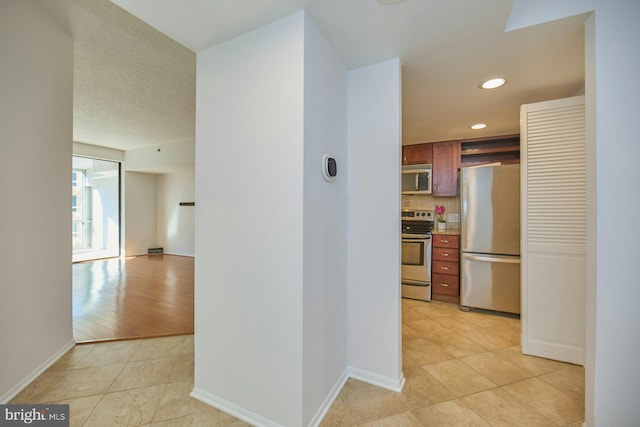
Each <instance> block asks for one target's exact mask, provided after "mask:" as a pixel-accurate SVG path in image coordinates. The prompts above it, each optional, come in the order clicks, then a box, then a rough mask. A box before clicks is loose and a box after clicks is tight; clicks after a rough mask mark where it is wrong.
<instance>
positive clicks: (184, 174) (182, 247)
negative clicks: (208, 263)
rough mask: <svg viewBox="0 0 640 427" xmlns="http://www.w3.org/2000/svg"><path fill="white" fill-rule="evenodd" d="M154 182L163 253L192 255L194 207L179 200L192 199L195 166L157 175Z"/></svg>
mask: <svg viewBox="0 0 640 427" xmlns="http://www.w3.org/2000/svg"><path fill="white" fill-rule="evenodd" d="M157 183H158V188H157V194H158V200H157V212H158V214H157V224H156V226H157V231H156V234H157V240H158V244H159V245H160V246H162V247H163V248H164V253H166V254H173V255H184V256H194V237H195V215H194V210H195V209H194V207H193V206H180V202H193V201H195V168H194V167H193V166H185V167H182V168H178V169H176V171H175V172H173V173H167V174H162V175H158V178H157Z"/></svg>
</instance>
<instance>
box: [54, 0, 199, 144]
mask: <svg viewBox="0 0 640 427" xmlns="http://www.w3.org/2000/svg"><path fill="white" fill-rule="evenodd" d="M44 4H45V6H46V7H47V9H48V10H49V11H50V12H51V13H52V15H54V17H55V18H56V19H58V20H59V21H60V22H61V23H63V25H64V26H65V27H66V28H67V29H68V30H69V31H70V33H71V34H72V35H73V37H74V78H73V80H74V81H73V91H74V93H73V139H74V141H77V142H84V143H88V144H93V145H100V146H106V147H112V148H117V149H121V150H127V149H132V148H139V147H144V146H149V145H160V144H168V143H185V144H193V143H194V141H195V80H196V75H195V72H196V55H195V53H193V52H192V51H191V50H189V49H187V48H185V47H184V46H182V45H180V44H178V43H176V42H175V41H173V40H172V39H170V38H169V37H167V36H165V35H164V34H162V33H160V32H158V31H157V30H155V29H154V28H152V27H150V26H149V25H148V24H146V23H144V22H142V21H140V20H139V19H138V18H136V17H134V16H133V15H131V14H130V13H128V12H126V11H124V10H123V9H121V8H119V7H118V6H116V5H114V4H113V3H111V2H110V1H108V0H45V1H44Z"/></svg>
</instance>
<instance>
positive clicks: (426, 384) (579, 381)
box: [11, 300, 584, 427]
mask: <svg viewBox="0 0 640 427" xmlns="http://www.w3.org/2000/svg"><path fill="white" fill-rule="evenodd" d="M402 306H403V366H404V368H403V371H404V373H405V376H406V377H407V382H406V385H405V387H404V389H403V391H402V393H394V392H391V391H387V390H384V389H381V388H378V387H374V386H370V385H368V384H364V383H362V382H359V381H355V380H349V381H347V384H346V385H345V387H344V388H343V390H342V392H341V393H340V395H339V396H338V398H337V399H336V401H335V402H334V404H333V406H332V407H331V409H330V410H329V412H328V413H327V416H326V417H325V419H324V421H323V422H322V426H356V425H365V426H407V427H410V426H463V425H464V426H523V425H529V426H577V427H578V426H581V424H582V419H583V416H584V415H583V414H584V404H583V401H584V370H583V368H582V367H578V366H574V365H569V364H565V363H560V362H554V361H551V360H546V359H540V358H535V357H529V356H524V355H522V354H521V353H520V346H519V344H518V343H519V337H520V322H519V321H518V320H517V319H512V318H507V317H500V316H493V315H487V314H482V313H475V312H471V313H467V312H462V311H460V310H459V309H458V307H457V306H456V305H451V304H441V303H425V302H419V301H412V300H403V302H402ZM192 388H193V336H177V337H166V338H153V339H145V340H135V341H120V342H112V343H100V344H89V345H79V346H76V347H75V348H74V349H72V350H71V351H69V352H68V353H67V354H66V355H65V356H64V357H63V358H61V359H60V360H59V361H58V362H57V363H56V364H55V365H53V366H52V367H51V368H50V369H48V370H47V371H46V372H45V373H44V374H42V375H41V376H40V377H38V378H37V379H36V380H35V381H34V382H33V383H32V384H30V385H29V386H28V387H27V388H26V389H25V390H23V391H22V392H21V393H20V394H19V395H18V396H16V398H15V399H13V401H12V402H11V403H68V404H70V412H71V426H90V427H100V426H116V425H129V426H138V425H139V426H142V425H150V426H171V427H174V426H176V427H179V426H245V425H247V424H245V423H243V422H242V421H239V420H237V419H235V418H233V417H231V416H229V415H226V414H224V413H223V412H220V411H218V410H216V409H214V408H211V407H209V406H207V405H205V404H203V403H201V402H199V401H197V400H195V399H193V398H191V397H189V393H190V392H191V389H192Z"/></svg>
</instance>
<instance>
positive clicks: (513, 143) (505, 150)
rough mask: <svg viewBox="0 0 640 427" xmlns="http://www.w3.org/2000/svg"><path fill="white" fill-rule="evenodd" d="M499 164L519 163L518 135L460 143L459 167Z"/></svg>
mask: <svg viewBox="0 0 640 427" xmlns="http://www.w3.org/2000/svg"><path fill="white" fill-rule="evenodd" d="M496 162H500V163H502V164H503V165H507V164H512V163H520V135H518V134H516V135H502V136H492V137H488V138H478V139H465V140H463V141H460V166H461V167H464V166H478V165H483V164H487V163H496Z"/></svg>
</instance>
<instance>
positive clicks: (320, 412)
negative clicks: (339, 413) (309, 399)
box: [309, 368, 349, 427]
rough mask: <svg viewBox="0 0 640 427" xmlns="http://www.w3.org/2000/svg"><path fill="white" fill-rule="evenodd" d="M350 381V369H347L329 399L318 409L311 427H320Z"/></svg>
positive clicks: (310, 423)
mask: <svg viewBox="0 0 640 427" xmlns="http://www.w3.org/2000/svg"><path fill="white" fill-rule="evenodd" d="M348 379H349V369H348V368H347V369H345V370H344V372H343V373H342V375H340V378H339V379H338V381H337V382H336V384H335V385H334V386H333V388H332V389H331V392H330V393H329V395H328V396H327V398H326V399H325V400H324V402H322V405H321V406H320V408H318V411H317V412H316V414H315V415H314V416H313V418H312V419H311V421H310V422H309V427H317V426H319V425H320V423H321V422H322V420H323V419H324V417H325V415H327V412H329V409H331V406H332V405H333V402H335V400H336V399H337V398H338V395H339V394H340V392H341V391H342V387H344V385H345V384H346V382H347V380H348Z"/></svg>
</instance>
